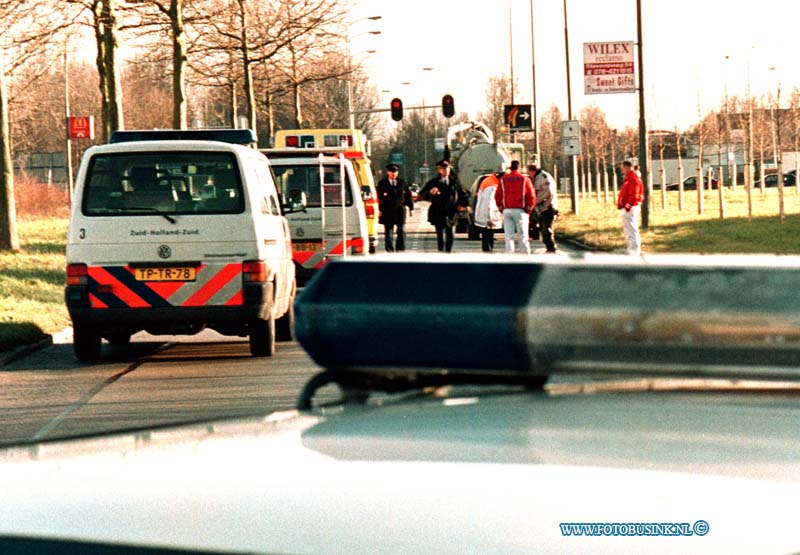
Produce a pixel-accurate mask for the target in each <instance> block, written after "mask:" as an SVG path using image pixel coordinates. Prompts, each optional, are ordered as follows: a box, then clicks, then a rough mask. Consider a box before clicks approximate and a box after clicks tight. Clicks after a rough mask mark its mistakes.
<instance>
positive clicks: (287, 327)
mask: <svg viewBox="0 0 800 555" xmlns="http://www.w3.org/2000/svg"><path fill="white" fill-rule="evenodd" d="M293 339H294V303H293V302H290V303H289V308H288V309H286V313H285V314H284V315H283V316H281V317H280V318H278V319H277V320H276V321H275V340H276V341H291V340H293Z"/></svg>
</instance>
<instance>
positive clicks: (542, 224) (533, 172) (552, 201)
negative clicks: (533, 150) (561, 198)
mask: <svg viewBox="0 0 800 555" xmlns="http://www.w3.org/2000/svg"><path fill="white" fill-rule="evenodd" d="M528 176H529V177H530V178H531V179H532V180H533V189H534V190H535V191H536V207H535V208H534V210H536V217H537V219H538V221H539V229H540V231H541V233H542V243H544V246H545V248H546V249H547V252H556V242H555V231H554V229H553V222H555V219H556V216H558V193H557V191H556V180H555V179H553V176H552V175H550V174H549V173H547V172H546V171H544V170H543V169H542V168H540V167H539V162H538V161H536V160H535V161H533V162H531V163H530V164H528Z"/></svg>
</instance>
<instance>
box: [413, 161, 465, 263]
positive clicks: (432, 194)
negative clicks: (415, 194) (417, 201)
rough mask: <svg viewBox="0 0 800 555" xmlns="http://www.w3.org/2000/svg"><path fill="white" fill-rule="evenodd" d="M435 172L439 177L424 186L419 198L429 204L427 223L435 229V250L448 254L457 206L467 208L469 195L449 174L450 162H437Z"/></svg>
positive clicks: (451, 244) (450, 248)
mask: <svg viewBox="0 0 800 555" xmlns="http://www.w3.org/2000/svg"><path fill="white" fill-rule="evenodd" d="M436 170H437V171H438V172H439V175H437V176H436V177H434V178H433V179H431V180H430V181H428V182H427V183H426V184H425V186H424V187H423V188H422V190H420V192H419V196H420V197H422V198H424V199H425V200H427V201H430V203H431V205H430V207H429V208H428V222H429V223H430V224H431V225H433V227H434V228H436V248H437V249H438V250H439V251H445V252H450V251H452V250H453V235H454V233H455V225H456V224H455V219H456V211H457V210H458V207H459V206H461V207H463V208H466V207H468V206H469V193H468V192H467V191H465V190H464V189H463V188H462V187H461V184H460V183H459V182H458V178H457V177H456V176H455V175H452V174H451V171H450V162H448V161H447V160H441V161H439V162H437V163H436Z"/></svg>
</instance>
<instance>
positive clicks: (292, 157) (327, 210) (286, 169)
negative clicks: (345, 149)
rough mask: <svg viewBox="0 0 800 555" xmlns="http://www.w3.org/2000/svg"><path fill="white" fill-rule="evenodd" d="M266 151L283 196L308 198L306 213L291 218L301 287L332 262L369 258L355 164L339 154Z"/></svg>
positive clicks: (293, 248) (293, 243)
mask: <svg viewBox="0 0 800 555" xmlns="http://www.w3.org/2000/svg"><path fill="white" fill-rule="evenodd" d="M268 152H269V156H270V165H271V166H272V170H273V171H274V172H275V179H276V181H277V185H278V190H279V191H280V192H281V194H282V195H283V196H284V197H287V198H289V197H296V196H297V195H300V194H305V197H306V199H307V203H306V209H305V210H304V211H301V212H293V213H292V214H288V215H287V219H288V220H289V226H290V227H291V230H292V250H293V256H294V261H295V265H296V273H297V281H298V284H300V285H303V284H305V283H306V282H307V281H308V280H309V279H310V278H311V277H312V276H313V275H314V274H315V273H316V271H317V270H319V269H320V268H322V266H324V265H325V263H327V262H328V261H329V260H331V259H334V258H342V257H347V256H352V255H356V256H358V255H365V254H367V251H368V249H369V236H368V234H367V216H366V212H365V209H364V201H363V200H362V198H361V187H360V186H359V182H358V179H357V177H356V174H355V169H354V168H353V164H352V162H351V161H350V160H348V159H346V158H345V157H344V156H343V155H341V154H340V155H338V156H325V155H322V154H317V155H313V156H309V155H305V156H304V155H303V154H302V153H298V152H297V151H296V150H295V151H294V152H292V153H286V152H284V153H283V154H281V152H279V151H278V150H277V149H271V150H269V151H268ZM343 198H344V202H342V199H343ZM323 206H324V210H323Z"/></svg>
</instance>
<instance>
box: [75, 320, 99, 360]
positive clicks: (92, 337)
mask: <svg viewBox="0 0 800 555" xmlns="http://www.w3.org/2000/svg"><path fill="white" fill-rule="evenodd" d="M100 339H101V338H100V333H99V332H98V331H97V330H96V329H95V328H93V327H91V326H88V325H83V324H75V325H73V327H72V347H73V350H74V352H75V358H77V359H78V360H79V361H81V362H94V361H96V360H98V359H99V358H100Z"/></svg>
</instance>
